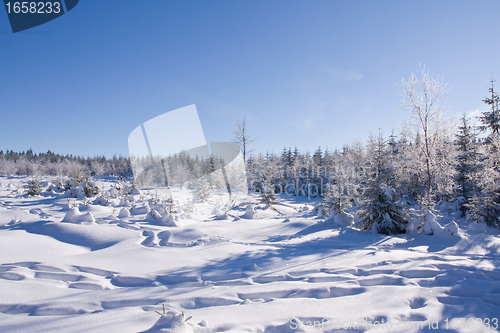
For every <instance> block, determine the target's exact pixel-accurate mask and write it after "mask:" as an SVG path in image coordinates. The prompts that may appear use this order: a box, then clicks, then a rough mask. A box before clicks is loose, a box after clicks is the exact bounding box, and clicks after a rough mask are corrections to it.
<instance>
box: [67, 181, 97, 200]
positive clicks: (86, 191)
mask: <svg viewBox="0 0 500 333" xmlns="http://www.w3.org/2000/svg"><path fill="white" fill-rule="evenodd" d="M64 189H65V191H66V192H65V193H66V195H67V197H68V198H84V197H87V198H88V197H93V196H95V195H97V194H99V192H100V189H99V187H98V186H97V184H96V182H95V181H93V180H91V179H90V178H88V177H82V176H75V177H72V178H70V179H69V180H68V181H67V182H66V184H65V186H64Z"/></svg>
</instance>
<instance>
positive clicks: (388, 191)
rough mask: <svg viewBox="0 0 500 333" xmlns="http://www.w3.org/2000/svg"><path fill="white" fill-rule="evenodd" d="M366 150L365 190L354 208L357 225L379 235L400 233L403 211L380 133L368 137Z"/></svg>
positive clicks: (403, 225) (402, 227) (403, 223)
mask: <svg viewBox="0 0 500 333" xmlns="http://www.w3.org/2000/svg"><path fill="white" fill-rule="evenodd" d="M367 153H368V165H367V173H366V179H365V183H366V185H365V186H366V189H365V191H364V193H363V196H362V200H363V204H362V206H361V209H360V210H359V211H358V215H359V216H360V219H361V226H362V228H363V229H364V230H375V231H377V232H378V233H381V234H388V235H392V234H399V233H404V232H405V227H406V224H407V220H406V217H405V211H404V209H403V207H401V205H400V204H399V203H398V196H397V193H396V190H395V189H394V188H393V187H392V182H393V180H394V172H393V167H392V163H391V160H390V155H389V154H390V152H389V150H388V149H387V145H386V143H385V141H384V139H383V137H382V135H381V134H379V136H378V137H377V138H376V139H374V138H373V137H372V138H370V140H369V144H368V148H367Z"/></svg>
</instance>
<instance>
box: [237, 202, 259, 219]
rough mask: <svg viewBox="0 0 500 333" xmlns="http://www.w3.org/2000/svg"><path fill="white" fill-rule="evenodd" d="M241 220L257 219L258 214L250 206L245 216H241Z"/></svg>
mask: <svg viewBox="0 0 500 333" xmlns="http://www.w3.org/2000/svg"><path fill="white" fill-rule="evenodd" d="M240 218H242V219H249V220H252V219H256V218H257V212H256V211H255V209H254V208H253V207H252V206H251V205H248V206H247V209H246V211H245V214H243V215H241V216H240Z"/></svg>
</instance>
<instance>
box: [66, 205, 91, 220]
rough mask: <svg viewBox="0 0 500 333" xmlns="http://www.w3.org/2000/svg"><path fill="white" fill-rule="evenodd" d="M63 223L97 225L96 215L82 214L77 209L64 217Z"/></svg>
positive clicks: (72, 209)
mask: <svg viewBox="0 0 500 333" xmlns="http://www.w3.org/2000/svg"><path fill="white" fill-rule="evenodd" d="M61 222H69V223H85V222H86V223H95V218H94V215H92V213H91V212H87V213H85V214H82V213H80V210H79V209H78V208H77V207H73V208H71V209H70V210H68V212H67V213H66V215H65V216H64V218H63V219H62V221H61Z"/></svg>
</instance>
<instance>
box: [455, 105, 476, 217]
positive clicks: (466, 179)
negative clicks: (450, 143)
mask: <svg viewBox="0 0 500 333" xmlns="http://www.w3.org/2000/svg"><path fill="white" fill-rule="evenodd" d="M460 122H461V124H460V127H459V131H458V133H457V134H456V135H455V136H456V140H455V145H456V147H457V150H458V156H457V157H456V164H455V169H456V171H457V174H456V175H455V183H456V193H457V194H458V195H459V198H460V201H461V203H460V210H461V211H462V215H463V216H465V213H466V212H467V211H468V209H469V208H470V207H471V205H472V198H473V197H474V196H477V195H478V194H479V186H478V183H477V173H478V172H479V171H480V169H481V163H480V158H481V156H480V153H479V151H478V142H477V138H476V134H475V133H474V131H473V129H472V127H471V126H470V125H469V122H468V120H467V118H466V116H465V114H464V115H463V116H462V118H461V119H460Z"/></svg>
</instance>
